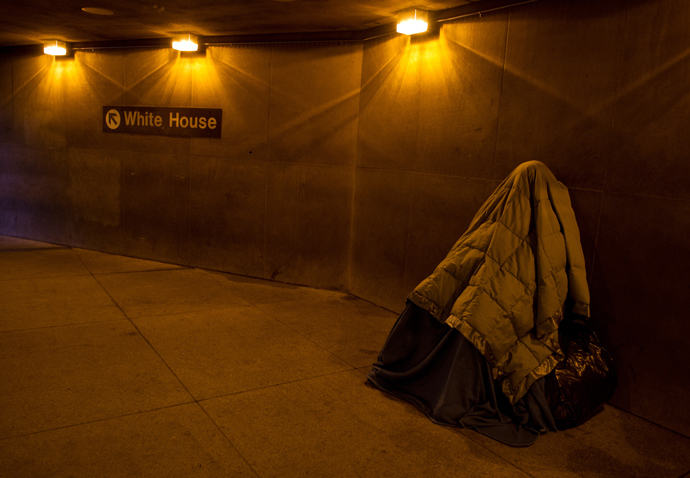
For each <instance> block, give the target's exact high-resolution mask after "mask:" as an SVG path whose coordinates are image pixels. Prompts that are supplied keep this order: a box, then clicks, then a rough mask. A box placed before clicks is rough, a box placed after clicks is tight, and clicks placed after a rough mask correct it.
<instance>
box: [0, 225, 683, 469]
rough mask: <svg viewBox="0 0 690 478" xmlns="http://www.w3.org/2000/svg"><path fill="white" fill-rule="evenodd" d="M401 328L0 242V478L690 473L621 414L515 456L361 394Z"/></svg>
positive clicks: (361, 307)
mask: <svg viewBox="0 0 690 478" xmlns="http://www.w3.org/2000/svg"><path fill="white" fill-rule="evenodd" d="M395 319H396V315H395V314H393V313H392V312H389V311H387V310H384V309H381V308H379V307H376V306H374V305H372V304H370V303H368V302H366V301H363V300H361V299H358V298H356V297H354V296H351V295H346V294H343V293H340V292H333V291H325V290H317V289H310V288H306V287H297V286H290V285H285V284H279V283H274V282H270V281H262V280H257V279H249V278H244V277H238V276H232V275H228V274H220V273H213V272H209V271H204V270H200V269H190V268H185V267H179V266H175V265H170V264H162V263H158V262H152V261H145V260H140V259H133V258H129V257H123V256H115V255H110V254H105V253H100V252H93V251H87V250H82V249H74V248H67V247H61V246H54V245H51V244H45V243H40V242H35V241H27V240H23V239H17V238H11V237H6V236H5V237H3V236H0V477H34V476H36V477H39V476H40V477H44V476H46V477H48V476H49V477H53V476H65V477H67V476H75V477H103V476H133V477H135V476H136V477H139V476H151V477H158V476H160V477H174V476H179V477H191V476H209V477H225V476H233V477H234V476H259V477H269V476H276V477H278V476H279V477H286V476H315V477H319V476H324V477H330V476H342V477H361V476H367V477H369V476H370V477H422V476H424V477H427V476H448V477H464V476H468V477H477V476H487V477H502V476H505V477H529V476H531V477H559V478H560V477H618V476H621V477H623V476H626V477H627V476H631V477H633V476H635V477H637V476H639V477H673V478H678V477H684V476H689V473H690V439H688V438H686V437H683V436H681V435H678V434H676V433H674V432H671V431H669V430H666V429H664V428H661V427H658V426H656V425H654V424H651V423H649V422H647V421H645V420H643V419H640V418H637V417H635V416H632V415H630V414H628V413H625V412H623V411H621V410H618V409H616V408H613V407H607V408H606V409H605V411H604V412H603V413H601V414H599V415H598V416H596V417H595V418H594V419H592V420H591V421H590V422H588V423H586V424H585V425H583V426H581V427H579V428H577V429H574V430H570V431H567V432H559V433H553V434H548V435H545V436H542V437H540V438H539V439H538V440H537V442H536V444H534V445H533V446H531V447H529V448H511V447H508V446H505V445H501V444H500V443H497V442H494V441H492V440H490V439H488V438H486V437H483V436H482V435H479V434H478V433H475V432H473V431H470V430H457V429H452V428H447V427H442V426H438V425H434V424H433V423H432V422H430V421H429V420H428V419H427V418H426V417H425V416H424V415H422V414H421V413H420V412H418V411H417V410H416V409H415V408H414V407H413V406H411V405H409V404H407V403H405V402H402V401H400V400H397V399H394V398H391V397H389V396H387V395H385V394H383V393H381V392H379V391H378V390H375V389H373V388H372V387H370V386H368V385H367V384H366V383H365V382H366V381H365V374H366V373H367V371H368V370H369V367H370V365H371V364H372V363H373V362H374V360H375V359H376V355H377V353H378V350H379V348H380V347H381V346H382V345H383V342H384V340H385V339H386V336H387V334H388V332H389V330H390V329H391V327H392V326H393V323H394V322H395Z"/></svg>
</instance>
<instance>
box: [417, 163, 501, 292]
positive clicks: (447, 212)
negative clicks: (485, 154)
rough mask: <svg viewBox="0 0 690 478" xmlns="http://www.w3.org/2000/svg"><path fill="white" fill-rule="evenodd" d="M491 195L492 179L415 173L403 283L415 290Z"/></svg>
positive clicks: (444, 255)
mask: <svg viewBox="0 0 690 478" xmlns="http://www.w3.org/2000/svg"><path fill="white" fill-rule="evenodd" d="M490 194H491V181H489V180H481V179H467V178H458V177H452V176H436V175H425V174H420V175H415V177H414V191H413V193H412V207H411V212H410V231H409V240H408V241H409V242H408V245H407V259H406V265H405V282H404V286H405V288H406V289H408V292H412V289H414V288H415V287H416V286H417V285H418V284H419V282H421V281H422V280H423V279H425V278H426V277H427V276H429V275H430V274H431V273H432V272H433V271H434V269H436V266H437V265H438V264H439V263H440V262H441V261H442V260H443V259H444V258H445V257H446V255H447V254H448V251H450V249H451V248H452V247H453V245H454V244H455V243H456V242H457V240H458V239H459V238H460V236H462V235H463V234H464V233H465V231H466V230H467V228H468V226H469V225H470V222H471V221H472V218H473V217H474V215H475V214H476V213H477V211H478V210H479V208H480V207H481V206H482V204H484V201H486V199H487V198H488V197H489V195H490Z"/></svg>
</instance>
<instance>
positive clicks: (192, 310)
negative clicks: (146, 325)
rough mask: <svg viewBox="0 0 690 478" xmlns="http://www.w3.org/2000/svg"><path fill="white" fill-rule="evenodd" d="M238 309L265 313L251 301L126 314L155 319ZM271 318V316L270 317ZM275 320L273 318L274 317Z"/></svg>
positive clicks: (137, 318)
mask: <svg viewBox="0 0 690 478" xmlns="http://www.w3.org/2000/svg"><path fill="white" fill-rule="evenodd" d="M239 309H256V310H257V312H260V313H261V314H266V315H268V314H267V313H266V311H264V310H261V309H259V308H258V307H257V306H255V305H254V304H251V303H247V304H240V305H223V306H218V307H202V308H196V307H194V308H190V309H188V310H183V311H178V312H166V313H163V314H151V315H131V316H129V315H128V316H127V317H128V318H129V319H130V320H132V321H134V320H140V319H155V318H159V317H175V316H178V315H187V314H194V313H197V312H219V311H223V310H239ZM271 318H273V317H271ZM274 320H275V319H274Z"/></svg>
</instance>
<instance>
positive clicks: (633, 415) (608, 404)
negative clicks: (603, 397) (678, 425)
mask: <svg viewBox="0 0 690 478" xmlns="http://www.w3.org/2000/svg"><path fill="white" fill-rule="evenodd" d="M606 406H607V407H611V408H615V409H616V410H618V411H619V412H620V413H624V414H626V415H630V416H632V417H635V418H637V419H639V420H642V421H644V422H646V423H647V424H648V425H651V426H653V427H655V428H661V429H663V430H666V431H669V432H671V433H673V434H674V435H676V436H678V437H679V438H683V439H685V440H688V442H690V436H687V435H684V434H683V433H681V432H679V431H676V430H673V429H672V428H668V427H666V426H664V425H660V424H659V423H655V422H653V421H651V420H650V419H648V418H645V417H642V416H640V415H637V414H635V413H633V412H630V411H628V410H625V409H624V408H620V407H617V406H616V405H613V404H611V403H609V402H606Z"/></svg>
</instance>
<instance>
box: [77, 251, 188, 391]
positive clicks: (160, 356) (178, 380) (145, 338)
mask: <svg viewBox="0 0 690 478" xmlns="http://www.w3.org/2000/svg"><path fill="white" fill-rule="evenodd" d="M79 260H81V258H80V259H79ZM91 276H92V277H93V278H94V280H95V281H96V282H97V283H98V285H100V286H101V288H102V289H103V291H104V292H105V293H106V294H107V295H108V297H110V300H111V301H112V302H113V304H115V306H116V307H117V308H118V309H120V312H122V315H123V316H124V317H125V318H126V319H127V321H129V323H130V324H131V326H132V327H134V330H136V331H137V333H138V334H139V335H140V336H141V338H142V339H143V340H144V342H146V344H147V345H148V346H149V348H150V349H151V351H153V353H154V354H156V356H157V357H158V359H159V360H160V361H161V363H163V365H165V367H166V368H167V369H168V371H169V372H170V373H171V374H172V376H173V377H175V380H177V382H178V383H179V384H180V385H181V386H182V388H183V389H184V390H185V391H186V392H187V394H188V395H189V396H190V398H192V400H194V401H196V397H195V396H194V394H193V393H192V392H191V390H189V388H188V387H187V385H186V384H185V383H184V382H183V381H182V380H181V379H180V377H178V376H177V374H176V373H175V371H174V370H173V369H172V367H171V366H170V364H168V362H166V361H165V359H164V358H163V356H162V355H161V354H160V352H159V351H158V350H157V349H156V348H155V347H154V346H153V344H152V343H151V341H150V340H149V339H148V338H147V337H146V336H145V335H144V334H143V333H142V331H141V330H140V329H139V327H137V324H135V323H134V321H133V320H132V318H131V317H130V316H129V315H128V314H127V312H125V310H124V309H123V308H122V306H121V305H120V304H118V303H117V301H116V300H115V298H114V297H113V296H112V295H111V294H110V292H108V290H107V289H106V288H105V287H104V286H103V284H102V283H101V282H100V281H99V280H98V278H97V277H96V276H94V275H93V274H91Z"/></svg>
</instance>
